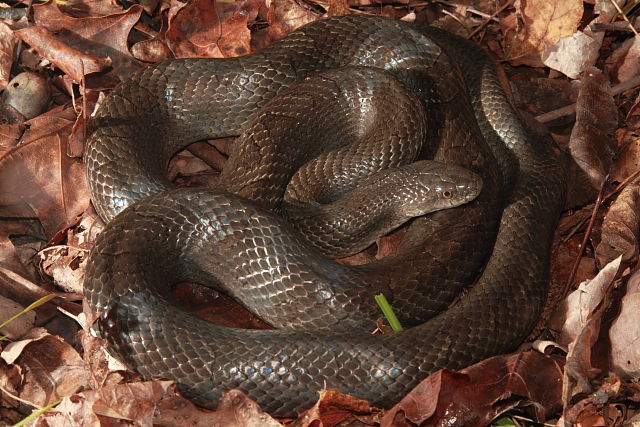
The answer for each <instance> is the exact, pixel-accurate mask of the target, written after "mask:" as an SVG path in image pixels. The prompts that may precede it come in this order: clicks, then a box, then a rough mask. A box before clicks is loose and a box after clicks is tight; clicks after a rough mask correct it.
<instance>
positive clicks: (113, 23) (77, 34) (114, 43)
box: [33, 1, 142, 83]
mask: <svg viewBox="0 0 640 427" xmlns="http://www.w3.org/2000/svg"><path fill="white" fill-rule="evenodd" d="M33 13H34V15H33V16H34V20H35V21H36V24H37V25H40V26H42V27H45V28H46V29H48V30H49V31H51V32H55V33H56V34H57V36H56V37H57V39H58V40H60V42H62V43H65V44H66V45H68V46H69V47H71V48H73V49H74V50H76V51H79V52H81V53H82V54H85V55H86V56H91V57H101V58H108V59H109V60H110V61H111V62H112V63H113V68H114V71H115V72H116V74H117V75H118V77H120V79H123V78H124V77H126V76H128V75H129V74H131V73H132V72H134V71H136V70H138V69H139V68H140V64H139V63H138V62H137V61H136V60H135V59H134V58H132V57H131V55H130V53H129V47H128V45H127V39H128V37H129V33H130V32H131V29H132V28H133V26H134V25H135V24H136V22H138V20H139V19H140V14H141V13H142V7H141V6H140V5H133V6H131V7H130V8H129V9H127V10H125V11H124V12H120V13H114V14H113V15H108V16H100V17H91V18H73V17H71V16H68V15H65V14H64V13H62V12H61V11H60V9H59V8H58V5H57V3H56V2H54V1H50V2H47V3H45V4H40V5H35V6H34V7H33ZM38 53H40V54H42V52H40V51H38ZM103 60H104V59H103ZM65 72H66V70H65ZM84 74H89V72H85V73H84ZM73 78H74V80H76V78H75V77H73ZM79 82H80V80H76V83H79Z"/></svg>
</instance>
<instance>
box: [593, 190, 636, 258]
mask: <svg viewBox="0 0 640 427" xmlns="http://www.w3.org/2000/svg"><path fill="white" fill-rule="evenodd" d="M638 215H640V184H639V183H636V182H634V183H630V184H628V185H627V186H626V187H625V188H624V190H622V192H621V193H620V194H619V195H618V197H617V198H616V200H615V201H614V202H613V203H612V204H611V206H610V207H609V209H608V210H607V213H606V214H605V216H604V220H603V223H602V232H601V235H600V243H599V244H598V246H596V256H597V259H598V262H599V263H600V265H605V264H607V263H609V262H610V261H611V260H613V259H615V258H617V257H618V256H620V255H622V261H625V262H631V261H633V260H636V259H637V257H638V239H639V234H640V217H639V216H638Z"/></svg>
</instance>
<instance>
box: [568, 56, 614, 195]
mask: <svg viewBox="0 0 640 427" xmlns="http://www.w3.org/2000/svg"><path fill="white" fill-rule="evenodd" d="M581 80H582V87H581V88H580V92H579V94H578V101H577V104H576V123H575V125H574V127H573V130H572V131H571V138H570V140H569V150H570V152H571V155H572V157H573V159H574V160H575V162H576V163H577V165H578V166H579V168H580V170H582V172H583V173H584V174H585V175H586V177H587V179H588V181H589V183H590V184H591V186H592V188H593V189H594V190H597V189H599V188H600V186H601V185H602V182H603V181H604V178H605V176H606V175H607V173H609V169H610V167H611V165H612V163H613V157H614V155H615V140H614V138H613V133H614V131H615V130H616V128H617V126H618V110H617V108H616V105H615V102H614V100H613V96H612V95H611V86H610V85H609V81H608V80H607V78H606V76H605V75H604V74H603V73H602V72H601V71H600V70H598V69H597V68H590V69H589V70H588V71H587V72H586V73H585V75H584V76H583V78H582V79H581Z"/></svg>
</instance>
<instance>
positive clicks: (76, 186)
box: [0, 109, 89, 238]
mask: <svg viewBox="0 0 640 427" xmlns="http://www.w3.org/2000/svg"><path fill="white" fill-rule="evenodd" d="M74 121H75V113H74V112H73V110H72V109H66V110H56V111H52V112H50V113H48V114H47V115H41V116H38V117H37V118H36V119H34V120H32V121H30V122H29V124H30V128H29V129H28V130H27V131H26V132H25V133H24V135H23V136H22V141H21V145H20V146H18V147H16V148H14V149H13V150H11V151H9V152H8V153H6V154H4V155H3V156H2V157H0V208H2V209H4V208H6V207H14V208H15V209H14V211H20V212H21V214H20V216H21V217H23V218H34V217H35V218H38V219H39V220H40V222H41V223H42V226H43V227H44V230H45V234H46V236H47V238H50V237H52V236H53V235H55V233H57V232H58V231H60V230H61V229H63V228H64V227H65V226H66V225H67V224H69V223H70V222H72V221H74V220H75V218H76V217H77V216H79V215H80V214H81V213H82V212H83V211H84V210H85V209H86V208H87V206H88V205H89V193H88V189H87V185H86V181H85V173H84V167H83V165H82V163H81V162H80V161H79V160H78V159H73V158H70V157H68V156H67V154H66V152H67V147H66V141H67V139H68V136H69V133H70V132H71V128H72V126H73V122H74Z"/></svg>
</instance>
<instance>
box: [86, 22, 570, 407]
mask: <svg viewBox="0 0 640 427" xmlns="http://www.w3.org/2000/svg"><path fill="white" fill-rule="evenodd" d="M342 67H352V68H347V71H339V70H338V71H335V72H337V73H338V75H339V74H340V73H342V74H343V75H345V76H351V75H356V74H357V73H356V71H357V70H358V69H362V70H363V72H364V73H365V75H367V73H369V75H370V78H369V77H362V78H360V77H355V80H358V79H361V80H362V82H364V86H358V87H359V89H357V91H359V92H357V94H358V96H356V97H352V98H348V100H347V101H339V102H338V104H340V103H341V102H342V104H340V105H342V106H343V107H345V108H347V107H348V108H351V110H350V111H355V113H349V114H348V116H349V119H348V120H347V121H351V122H354V123H356V130H355V131H346V130H345V129H347V128H346V125H344V126H343V122H342V121H341V120H338V119H335V118H333V116H332V118H331V119H326V120H325V119H324V114H325V113H327V114H328V113H329V112H330V110H333V109H336V108H337V107H336V106H335V104H333V106H331V107H324V106H323V104H321V103H319V102H316V101H315V100H314V99H315V98H312V97H311V95H312V94H314V93H315V92H318V91H317V90H316V88H315V86H314V85H315V84H316V83H317V82H319V81H329V83H330V84H329V86H330V87H333V88H334V89H332V90H334V91H335V93H334V92H330V95H325V96H326V97H327V98H333V97H334V95H335V94H339V93H341V92H342V91H344V87H343V86H341V85H342V83H340V82H339V81H338V79H337V78H336V77H335V76H336V75H335V74H331V73H333V72H334V71H330V72H329V74H322V75H321V76H320V77H315V76H316V74H317V73H318V72H324V71H327V70H334V69H339V68H342ZM368 67H373V68H377V69H380V71H366V70H367V69H369V68H368ZM383 70H384V71H383ZM380 75H384V76H387V77H389V76H393V77H394V79H397V80H398V82H397V83H384V84H382V85H378V86H379V87H382V89H379V88H378V89H375V88H373V89H372V87H373V86H375V84H374V83H372V82H375V81H376V79H377V78H378V77H376V76H380ZM293 84H296V85H297V86H296V90H288V89H287V87H289V86H291V85H293ZM331 84H334V86H331ZM361 87H364V89H361ZM398 87H403V88H405V89H407V88H408V89H409V92H410V93H413V94H414V95H410V96H417V98H418V99H419V100H420V101H421V102H420V103H418V106H417V107H415V108H417V109H421V108H423V107H424V106H426V107H427V108H426V111H427V113H426V114H427V115H428V118H429V120H428V122H427V127H426V128H425V129H424V130H421V131H416V132H418V133H419V132H422V134H420V135H421V137H420V138H419V139H429V140H436V141H439V142H438V144H437V145H436V148H434V149H431V148H428V147H427V148H419V149H417V150H416V152H415V153H414V154H411V155H412V156H414V157H418V158H425V157H433V158H434V159H435V160H438V161H440V162H443V163H447V164H458V165H461V166H463V167H465V168H468V169H470V170H472V171H474V172H475V173H477V174H479V175H480V176H481V177H482V182H483V187H482V192H481V193H480V196H479V197H478V198H477V199H476V200H475V201H473V202H471V203H469V204H466V205H464V206H461V207H458V208H455V209H452V210H448V211H446V212H445V211H443V212H438V213H435V214H432V215H430V216H428V217H420V218H417V219H415V220H414V221H412V222H411V225H410V226H409V228H408V231H407V233H406V235H405V237H404V240H403V242H402V244H401V246H400V248H399V249H398V250H396V251H395V252H394V253H393V254H391V255H389V256H387V257H385V258H383V259H381V260H378V261H375V262H373V263H370V264H367V265H364V266H344V265H338V264H336V263H334V262H331V261H328V260H326V259H325V258H324V257H322V256H321V255H320V253H319V252H318V250H316V249H309V248H308V244H307V243H305V242H303V241H302V239H300V238H298V237H297V236H296V235H295V234H293V235H290V234H288V233H289V226H288V225H287V224H286V222H283V221H282V220H279V219H277V218H274V217H273V216H272V215H271V214H270V213H269V212H268V211H266V210H265V209H264V208H269V209H274V210H276V211H278V210H279V209H280V208H281V206H282V203H283V202H282V199H283V197H284V195H285V192H288V193H291V194H297V193H296V190H295V189H290V190H287V189H286V188H283V187H282V186H280V181H281V180H284V179H289V178H291V175H293V173H294V172H293V171H290V170H289V169H290V167H289V166H290V164H291V167H293V163H299V162H302V163H305V162H306V161H307V159H306V157H305V156H306V154H305V155H304V156H303V157H304V158H301V157H300V156H299V154H298V153H299V151H298V150H299V148H298V147H297V146H296V143H295V142H289V143H288V145H287V144H285V147H286V148H282V149H280V148H278V149H274V148H271V147H273V145H275V144H273V145H272V143H273V141H272V139H275V138H276V137H278V136H279V134H280V132H281V131H282V129H284V128H287V127H291V125H292V124H293V125H294V126H293V127H294V128H295V129H299V130H296V131H295V132H298V135H297V137H296V138H294V139H296V140H309V141H311V142H310V144H309V145H311V146H312V147H313V146H316V145H319V142H321V141H323V140H330V137H331V136H332V135H331V133H332V132H334V131H335V134H336V135H337V134H341V133H343V131H345V132H347V133H348V132H351V133H353V134H356V136H362V134H366V132H365V131H364V129H365V128H366V129H368V128H370V127H373V128H378V129H377V131H379V132H383V133H384V132H385V131H386V128H387V127H388V126H390V124H391V123H404V122H407V125H409V124H411V125H414V124H415V123H409V122H411V121H413V122H420V121H421V120H423V119H415V120H414V119H406V118H401V117H411V115H409V116H401V115H400V114H401V113H404V112H406V111H409V110H411V109H412V108H414V107H411V106H409V105H415V104H411V100H404V101H401V102H400V103H397V104H393V106H389V105H388V104H387V106H386V107H379V106H376V105H375V102H374V101H371V100H370V96H371V94H372V93H375V92H376V91H377V90H383V89H384V90H387V91H390V92H394V91H396V90H399V89H397V88H398ZM385 88H386V89H385ZM276 95H277V99H279V100H280V99H282V100H283V102H284V101H293V102H294V105H298V107H293V108H292V109H288V110H287V111H286V112H285V111H284V110H281V109H280V108H281V107H280V106H279V105H280V104H274V102H275V101H274V102H271V101H272V100H273V99H275V98H276ZM335 96H336V97H337V95H335ZM377 98H382V99H386V98H387V97H386V95H385V96H381V97H377ZM349 99H350V100H349ZM278 102H279V101H278ZM295 103H297V104H295ZM367 105H370V106H373V111H376V110H379V109H380V108H382V110H381V111H378V112H379V114H380V115H379V116H375V117H376V118H372V117H373V116H371V114H373V113H370V112H369V111H370V110H367V109H366V108H365V107H366V106H367ZM265 107H267V108H268V111H267V112H266V113H265V112H262V111H263V110H262V109H264V108H265ZM312 108H317V109H316V110H313V111H314V113H313V116H312V118H311V119H304V116H305V115H304V114H303V113H304V112H306V111H311V109H312ZM305 120H307V121H308V122H309V123H308V124H309V125H311V130H309V131H306V130H303V129H306V128H305V127H304V126H303V125H302V124H301V123H302V122H304V121H305ZM94 123H95V127H96V131H95V132H94V133H93V135H92V136H91V138H90V140H89V143H88V146H87V152H86V156H85V160H86V164H87V171H88V172H87V174H88V178H89V182H90V188H91V192H92V198H93V201H94V205H95V206H96V209H97V211H98V213H99V214H100V216H101V217H103V219H105V221H109V220H110V219H111V218H112V217H113V216H115V215H116V214H117V213H118V212H120V211H122V210H123V209H124V208H125V207H126V206H128V205H129V204H131V203H133V202H134V201H135V200H137V199H140V198H142V197H146V196H149V195H152V194H155V193H158V192H161V193H160V194H156V195H154V196H151V197H147V198H146V199H145V200H144V201H143V202H142V203H136V204H134V205H133V206H131V207H130V208H128V209H126V210H125V211H124V213H122V214H120V215H119V216H118V217H117V218H116V219H115V220H114V221H112V222H111V223H110V224H109V225H108V226H107V228H106V229H105V230H104V232H103V233H102V234H101V236H100V237H99V239H98V242H97V243H96V245H95V247H94V250H93V252H92V254H91V258H90V261H89V264H88V267H87V272H86V278H85V294H86V295H87V297H88V298H89V301H90V303H91V306H92V307H93V308H94V309H95V310H96V311H99V312H101V313H102V317H101V318H100V319H99V321H98V323H97V325H98V329H99V331H100V333H101V334H102V335H103V336H104V337H106V338H107V340H108V341H109V344H110V348H111V349H112V350H113V352H114V353H115V354H116V355H118V356H119V357H120V358H122V359H123V360H124V361H126V362H127V363H128V364H130V365H131V366H132V367H134V368H135V369H137V370H138V371H139V372H140V373H141V374H143V375H145V376H147V377H165V378H171V379H174V380H176V382H178V383H179V386H180V388H181V390H182V391H183V392H184V393H185V394H186V395H187V396H188V397H190V398H192V399H193V400H194V401H195V402H197V403H199V404H202V405H205V406H209V407H215V406H216V404H217V400H218V398H219V396H220V393H221V392H222V391H223V390H224V389H229V388H240V389H242V390H244V391H245V392H247V393H248V394H249V395H250V396H251V397H252V398H254V399H257V400H258V402H259V403H260V404H261V405H262V406H263V408H264V409H265V410H267V411H270V412H273V413H277V414H292V413H294V412H295V411H296V410H299V409H300V408H302V407H304V406H305V405H309V404H311V403H312V402H313V401H314V399H315V398H316V397H317V391H318V390H319V389H321V388H322V387H323V385H324V384H325V383H326V385H327V386H328V387H331V388H337V389H339V390H341V391H343V392H347V393H352V394H354V395H355V396H358V397H361V398H363V399H367V400H369V401H370V402H371V403H373V404H378V405H382V406H388V405H390V404H392V403H394V402H395V401H396V400H397V399H398V398H399V397H400V396H402V395H403V394H404V393H406V392H407V391H409V390H410V388H411V387H413V386H415V385H416V384H417V383H418V382H419V381H420V380H421V379H423V378H424V377H426V376H427V375H428V374H429V373H430V372H433V371H434V370H436V369H438V368H442V367H448V368H461V367H464V366H466V365H468V364H471V363H473V362H475V361H478V360H481V359H483V358H486V357H488V356H491V355H494V354H497V353H501V352H507V351H510V350H512V349H513V348H515V346H517V345H518V344H519V343H520V342H521V341H522V340H523V339H524V338H525V337H526V336H527V334H528V333H529V331H530V330H531V328H532V326H533V325H534V323H535V322H536V320H537V317H538V315H539V312H540V310H541V308H542V304H543V301H544V297H545V291H546V287H547V281H548V260H549V250H550V245H551V238H552V234H553V230H554V228H555V224H556V221H557V217H558V215H559V210H560V208H561V205H562V199H563V195H564V178H563V171H562V169H561V167H560V165H559V163H558V161H557V160H556V159H555V157H554V156H553V155H552V154H551V151H550V149H549V148H548V147H546V146H545V145H544V144H541V143H539V142H538V141H536V140H534V139H531V138H529V137H528V136H527V134H526V132H525V131H524V129H523V127H522V125H521V124H520V121H519V120H518V118H517V115H516V113H515V112H514V111H513V109H512V107H511V106H510V104H509V103H508V101H507V99H506V97H505V94H504V93H503V91H502V89H501V87H500V85H499V83H498V80H497V77H496V73H495V70H494V68H493V65H492V62H491V60H490V59H489V58H488V57H487V55H486V54H485V53H483V52H482V51H481V50H480V49H478V48H475V47H473V45H471V44H470V43H469V42H466V41H464V40H461V39H458V38H456V37H454V36H451V35H449V34H447V33H445V32H443V31H440V30H436V29H432V28H423V27H420V26H417V25H413V24H409V23H404V22H399V21H392V20H387V19H384V18H380V17H371V16H356V15H351V16H343V17H335V18H330V19H325V20H320V21H317V22H314V23H311V24H309V25H307V26H305V27H302V28H300V29H298V30H296V31H294V32H292V33H290V34H289V35H287V36H286V37H285V38H283V39H282V40H280V41H278V42H276V43H274V44H273V45H272V46H270V47H269V48H266V49H264V50H262V51H261V52H258V53H254V54H251V55H248V56H245V57H241V58H234V59H184V60H174V61H168V62H162V63H159V64H156V65H153V66H151V67H148V68H146V69H145V70H142V71H141V72H139V73H136V74H135V75H134V76H132V77H131V78H130V79H129V80H127V81H125V82H123V83H122V84H121V85H120V86H119V87H118V88H116V89H115V90H114V91H113V92H112V93H111V94H110V95H109V97H107V99H106V100H105V101H104V103H103V104H102V106H101V108H100V109H99V111H98V113H97V115H96V117H95V119H94ZM418 124H419V123H418ZM314 126H315V127H314ZM323 126H324V127H323ZM243 131H245V132H244V133H243V136H242V138H241V139H242V140H243V141H244V142H243V143H242V144H241V145H242V146H243V147H246V148H241V149H238V150H239V151H243V150H245V151H246V152H244V154H243V155H242V156H241V155H239V154H240V153H239V152H236V153H235V154H234V155H232V157H231V158H230V160H229V162H227V165H226V166H225V170H224V171H223V174H222V177H221V180H222V182H225V190H226V191H220V190H193V189H182V190H168V191H167V184H166V182H165V178H164V175H165V168H166V164H167V161H168V159H169V158H170V157H171V156H172V155H173V154H174V153H175V152H176V151H177V150H178V149H179V148H181V147H183V146H184V145H186V144H188V143H190V142H192V141H196V140H199V139H203V138H215V137H222V136H229V135H231V136H233V135H239V134H240V133H242V132H243ZM416 132H414V131H411V130H409V131H406V132H405V133H406V135H407V138H408V137H409V136H410V135H411V134H413V133H416ZM256 134H257V135H262V136H264V137H265V139H264V140H262V139H260V138H258V137H256V136H253V135H256ZM388 134H389V135H391V136H392V137H393V138H396V139H398V141H399V147H404V146H405V145H406V144H405V136H403V135H404V134H402V132H400V131H393V132H388ZM285 139H286V138H285ZM159 141H162V144H159V143H158V142H159ZM394 150H397V148H394V149H390V150H389V151H387V152H386V154H385V153H383V154H380V153H378V155H377V156H376V157H375V158H376V159H378V160H377V162H378V163H383V164H384V165H383V166H389V165H391V166H393V164H391V163H393V161H391V160H389V158H393V157H394V156H395V153H396V151H394ZM351 151H352V152H354V151H355V152H356V154H357V151H358V150H355V149H352V150H351ZM316 154H317V153H316ZM243 156H244V157H243ZM321 156H325V157H327V158H325V159H324V160H327V161H329V160H331V159H329V157H331V156H333V155H332V154H321ZM292 159H294V160H292ZM258 160H264V161H262V162H260V164H261V165H263V166H260V168H258V169H256V168H257V166H256V162H257V161H258ZM394 161H395V160H394ZM265 165H266V166H265ZM296 167H297V165H296ZM325 169H327V168H325V167H323V166H322V163H321V164H320V166H318V164H315V166H309V167H307V172H305V173H300V174H299V175H298V178H299V181H304V180H305V179H306V178H305V177H306V175H305V174H312V173H318V174H320V175H323V173H324V171H325ZM328 169H330V168H328ZM298 178H296V179H298ZM275 181H277V182H278V185H279V187H278V189H276V190H275V193H274V192H273V188H267V189H265V185H264V184H265V183H267V184H266V187H269V186H271V185H272V183H273V182H275ZM452 188H454V189H455V186H454V187H452ZM503 189H504V190H503ZM228 192H230V193H235V194H238V195H239V196H240V197H239V196H234V195H231V194H229V193H228ZM323 197H324V196H323ZM326 197H328V198H331V196H326ZM245 198H247V199H252V200H255V201H257V202H258V203H259V205H260V206H261V207H257V206H255V205H254V204H251V203H248V202H246V201H245ZM503 206H504V210H503V211H502V217H500V214H499V212H500V210H501V209H502V207H503ZM245 227H246V228H245ZM496 233H497V238H496ZM207 238H208V239H209V240H207ZM494 241H495V245H494ZM492 246H493V250H492V252H491V247H492ZM487 253H489V254H490V256H489V258H488V261H487V256H488V255H487ZM485 263H486V266H485V267H484V270H482V267H483V265H485ZM478 271H482V274H481V275H480V277H479V278H477V280H475V279H476V276H477V275H478ZM181 280H190V281H196V282H201V283H211V284H212V285H215V286H217V287H218V288H221V289H223V290H225V291H226V292H227V293H229V294H231V295H232V296H233V297H235V298H238V299H240V300H241V301H242V302H243V304H246V305H247V306H248V307H254V308H255V312H256V313H257V314H258V315H259V316H261V317H263V318H264V319H265V320H266V321H268V322H270V323H272V324H273V325H274V326H278V327H283V328H285V329H283V330H276V331H258V330H241V329H233V328H226V327H221V326H216V325H212V324H210V323H208V322H205V321H203V320H200V319H197V318H194V317H193V316H191V315H188V314H186V313H185V312H183V311H182V310H180V309H178V308H176V307H175V306H174V305H172V304H170V302H169V294H170V287H171V285H172V284H173V283H175V282H177V281H181ZM474 280H475V285H474V286H473V287H472V288H471V289H470V290H468V291H467V292H465V293H464V294H463V296H461V297H457V296H458V294H459V293H460V290H461V289H463V288H465V287H467V286H468V285H469V284H470V283H473V282H474ZM378 292H384V293H385V295H387V297H391V298H392V304H393V307H394V309H395V310H396V311H397V312H398V313H399V315H400V317H401V318H402V319H403V321H404V322H405V323H406V324H415V323H420V322H421V323H420V324H419V325H418V326H415V327H413V328H411V329H408V330H407V331H405V332H402V333H396V334H388V335H384V336H378V335H376V336H373V335H369V334H368V333H366V332H363V331H366V329H367V327H368V326H369V325H370V324H371V323H367V322H369V321H371V320H372V319H375V317H377V316H378V313H377V309H376V307H374V302H373V295H374V294H375V293H378ZM434 316H435V317H434ZM431 317H433V318H432V319H430V320H428V321H425V319H428V318H431ZM297 327H299V328H300V329H293V328H297Z"/></svg>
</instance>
